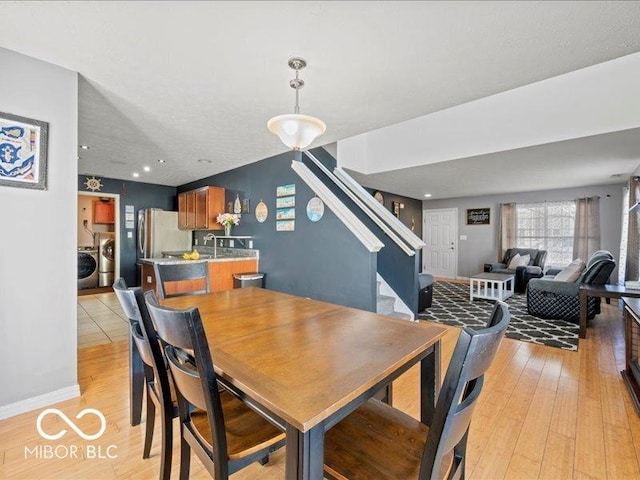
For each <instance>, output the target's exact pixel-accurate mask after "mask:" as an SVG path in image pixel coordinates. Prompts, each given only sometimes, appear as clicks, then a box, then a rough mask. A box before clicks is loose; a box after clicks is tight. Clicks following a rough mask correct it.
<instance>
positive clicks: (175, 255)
mask: <svg viewBox="0 0 640 480" xmlns="http://www.w3.org/2000/svg"><path fill="white" fill-rule="evenodd" d="M195 250H197V251H198V253H199V254H200V258H199V259H198V260H207V261H209V262H238V261H243V260H254V259H255V260H258V258H259V251H258V250H251V249H242V248H225V247H219V248H217V249H214V248H213V247H204V246H203V247H196V248H195ZM192 251H193V250H189V251H187V250H179V251H170V252H162V255H163V257H162V258H140V259H138V263H140V264H146V265H153V264H154V263H159V264H164V265H167V264H168V265H172V264H178V263H184V262H193V261H194V260H187V259H184V258H182V255H183V254H184V253H191V252H192ZM214 255H215V256H214Z"/></svg>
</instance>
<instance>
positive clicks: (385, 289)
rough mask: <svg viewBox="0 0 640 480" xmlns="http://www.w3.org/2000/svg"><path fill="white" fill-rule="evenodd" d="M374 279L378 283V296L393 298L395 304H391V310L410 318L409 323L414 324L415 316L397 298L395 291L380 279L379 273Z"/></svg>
mask: <svg viewBox="0 0 640 480" xmlns="http://www.w3.org/2000/svg"><path fill="white" fill-rule="evenodd" d="M376 279H377V280H378V282H380V287H379V290H378V293H379V294H380V295H385V296H387V297H393V298H395V299H396V301H395V303H394V304H393V310H394V311H395V312H398V313H404V314H406V315H409V316H410V317H411V321H412V322H415V321H416V316H415V315H414V314H413V312H412V311H411V309H410V308H409V307H407V304H406V303H404V302H403V301H402V299H401V298H400V297H399V296H398V294H397V293H396V292H395V290H394V289H393V288H391V287H390V286H389V284H388V283H387V281H386V280H385V279H384V278H383V277H382V275H380V274H379V273H376Z"/></svg>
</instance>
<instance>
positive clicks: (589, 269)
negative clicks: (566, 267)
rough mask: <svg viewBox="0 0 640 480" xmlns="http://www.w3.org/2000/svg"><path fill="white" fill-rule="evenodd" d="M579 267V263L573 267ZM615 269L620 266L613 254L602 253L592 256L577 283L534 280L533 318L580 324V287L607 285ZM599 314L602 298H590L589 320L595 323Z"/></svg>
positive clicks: (530, 306)
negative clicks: (593, 319) (584, 285)
mask: <svg viewBox="0 0 640 480" xmlns="http://www.w3.org/2000/svg"><path fill="white" fill-rule="evenodd" d="M575 263H576V261H574V262H573V263H572V265H573V264H575ZM615 267H616V262H614V260H613V256H612V255H611V253H609V252H607V251H606V250H600V251H598V252H596V253H594V254H593V255H592V256H591V258H590V259H589V261H588V262H587V264H586V267H585V268H584V270H582V272H581V273H580V274H579V276H578V278H577V279H576V280H574V281H558V280H557V279H556V277H557V275H547V276H544V277H543V278H538V279H532V280H531V281H530V282H529V285H528V286H527V310H528V312H529V315H533V316H535V317H541V318H552V319H560V320H566V321H568V322H572V323H579V321H580V295H579V294H580V286H581V285H583V284H589V285H604V284H605V283H607V281H608V280H609V276H610V275H611V272H612V271H613V269H614V268H615ZM558 275H559V274H558ZM598 313H600V298H598V297H587V319H589V320H591V319H592V318H593V317H595V316H596V314H598Z"/></svg>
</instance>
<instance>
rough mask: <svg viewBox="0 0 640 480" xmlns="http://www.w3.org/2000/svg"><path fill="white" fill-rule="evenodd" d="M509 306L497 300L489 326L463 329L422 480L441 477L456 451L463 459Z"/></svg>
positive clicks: (424, 460)
mask: <svg viewBox="0 0 640 480" xmlns="http://www.w3.org/2000/svg"><path fill="white" fill-rule="evenodd" d="M510 318H511V317H510V315H509V309H508V307H507V305H506V304H505V303H503V302H496V304H495V306H494V308H493V312H492V313H491V317H490V318H489V321H488V322H487V327H486V328H484V329H483V330H478V331H477V330H473V329H470V328H464V329H463V330H462V331H461V332H460V336H459V337H458V342H457V343H456V346H455V349H454V351H453V356H452V357H451V363H450V364H449V368H448V369H447V373H446V375H445V378H444V382H443V384H442V389H441V390H440V395H439V396H438V401H437V403H436V409H435V413H434V418H433V422H432V425H431V428H430V429H429V435H428V437H427V443H426V446H425V449H424V454H423V457H422V464H421V468H420V476H419V479H420V480H427V479H439V478H441V474H442V473H443V472H441V471H440V469H441V467H442V459H443V457H444V456H445V455H446V454H448V453H449V452H451V451H452V450H453V451H454V465H453V466H452V468H457V467H458V466H459V465H460V463H461V462H462V457H463V456H464V451H461V452H457V451H456V450H457V449H458V447H460V448H461V449H462V450H464V449H465V448H466V436H467V434H468V430H469V424H470V423H471V414H472V413H473V409H474V406H475V403H476V401H477V400H478V397H479V395H480V391H481V390H482V384H483V381H484V373H485V372H486V371H487V369H488V368H489V367H490V366H491V363H492V362H493V359H494V357H495V355H496V352H497V351H498V347H499V346H500V341H501V340H502V337H503V336H504V332H505V330H506V329H507V326H508V325H509V321H510Z"/></svg>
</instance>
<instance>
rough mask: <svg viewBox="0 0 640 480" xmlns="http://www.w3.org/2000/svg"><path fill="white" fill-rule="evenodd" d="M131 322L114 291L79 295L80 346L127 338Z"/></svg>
mask: <svg viewBox="0 0 640 480" xmlns="http://www.w3.org/2000/svg"><path fill="white" fill-rule="evenodd" d="M128 335H129V323H128V320H127V319H126V317H125V316H124V313H123V312H122V308H121V307H120V303H119V302H118V299H117V298H116V296H115V294H114V293H113V292H110V293H98V294H96V295H84V296H81V297H78V348H83V347H89V346H92V345H100V344H102V343H111V342H118V341H120V340H127V337H128Z"/></svg>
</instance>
